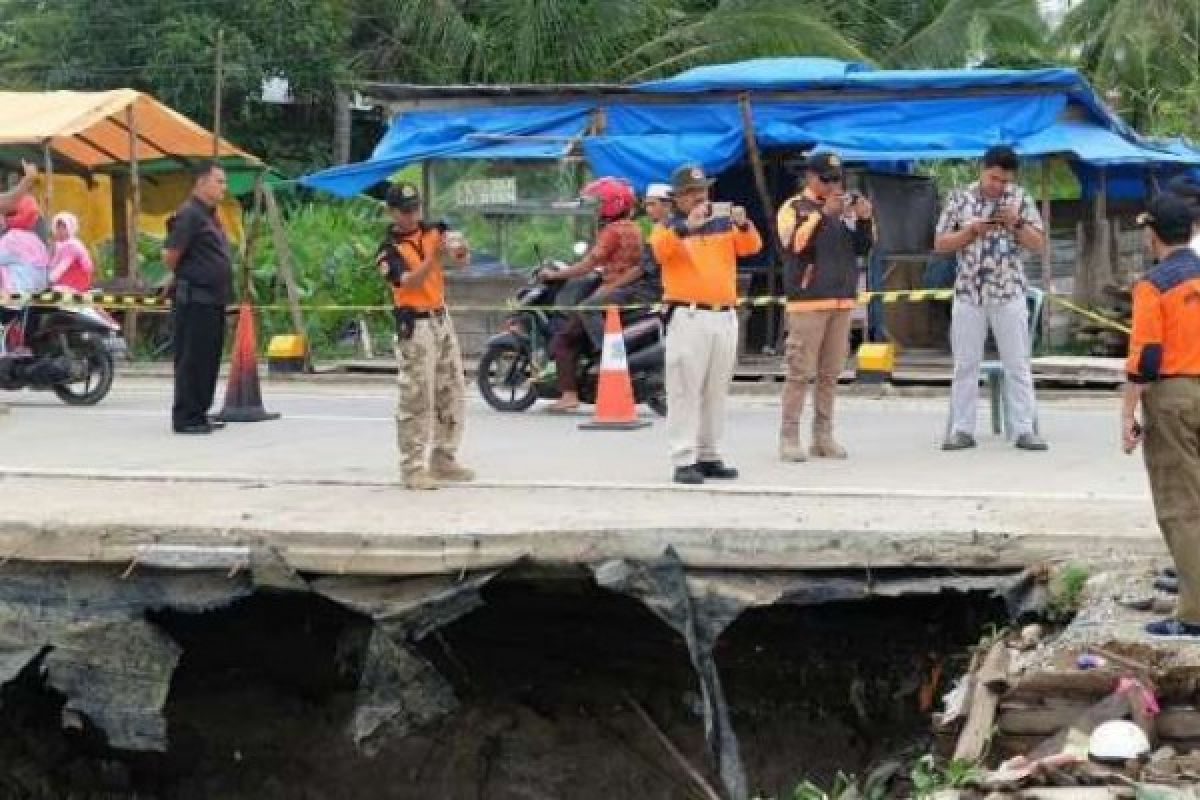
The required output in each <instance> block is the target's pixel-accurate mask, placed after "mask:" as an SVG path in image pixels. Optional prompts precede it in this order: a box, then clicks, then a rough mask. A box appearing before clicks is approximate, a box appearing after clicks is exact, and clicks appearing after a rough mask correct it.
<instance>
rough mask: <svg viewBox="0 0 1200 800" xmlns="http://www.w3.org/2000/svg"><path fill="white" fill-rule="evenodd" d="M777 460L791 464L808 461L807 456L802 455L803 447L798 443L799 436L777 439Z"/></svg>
mask: <svg viewBox="0 0 1200 800" xmlns="http://www.w3.org/2000/svg"><path fill="white" fill-rule="evenodd" d="M779 460H780V461H782V462H784V463H791V464H798V463H800V462H801V461H807V460H808V456H806V455H805V454H804V445H803V444H802V443H801V442H800V437H799V436H780V437H779Z"/></svg>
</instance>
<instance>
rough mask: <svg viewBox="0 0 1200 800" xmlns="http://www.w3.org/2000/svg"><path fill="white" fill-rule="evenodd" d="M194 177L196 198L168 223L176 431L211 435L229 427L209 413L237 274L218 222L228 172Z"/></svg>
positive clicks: (206, 164) (216, 168)
mask: <svg viewBox="0 0 1200 800" xmlns="http://www.w3.org/2000/svg"><path fill="white" fill-rule="evenodd" d="M194 174H195V178H196V182H195V185H194V186H193V188H192V196H191V198H190V199H189V200H188V201H187V202H186V203H184V204H183V205H182V206H181V207H180V208H179V210H178V211H177V212H176V213H175V216H173V217H172V218H171V221H170V222H169V223H168V226H167V227H168V231H167V241H166V243H165V244H164V245H163V263H165V264H166V265H167V267H168V268H169V269H171V270H173V271H174V272H175V300H174V306H173V309H172V315H173V321H174V326H175V331H174V346H175V400H174V403H173V404H172V406H171V426H172V428H173V429H174V431H175V432H176V433H185V434H205V433H212V432H213V430H215V429H216V428H220V427H224V424H223V423H220V422H214V421H213V420H210V419H209V418H208V410H209V408H210V407H211V406H212V403H213V395H214V394H215V393H216V390H217V372H218V370H219V369H220V366H221V350H222V348H223V347H224V344H225V306H226V304H227V303H228V302H229V298H230V294H231V287H230V283H231V279H232V275H233V269H232V262H231V260H230V254H229V240H228V239H227V238H226V236H225V230H224V228H222V227H221V221H220V219H218V217H217V206H218V205H219V204H220V202H221V200H222V198H224V197H225V170H223V169H221V167H220V165H219V164H217V163H216V162H213V161H203V162H200V163H199V164H198V165H197V166H196V169H195V173H194Z"/></svg>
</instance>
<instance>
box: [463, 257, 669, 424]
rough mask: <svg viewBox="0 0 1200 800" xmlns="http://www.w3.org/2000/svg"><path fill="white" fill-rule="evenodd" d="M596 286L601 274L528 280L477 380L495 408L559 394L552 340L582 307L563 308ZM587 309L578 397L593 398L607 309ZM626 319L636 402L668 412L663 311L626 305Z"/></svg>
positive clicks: (519, 406)
mask: <svg viewBox="0 0 1200 800" xmlns="http://www.w3.org/2000/svg"><path fill="white" fill-rule="evenodd" d="M551 266H558V267H560V268H561V266H562V265H561V264H552V265H551ZM599 285H600V276H599V274H598V273H593V274H592V275H588V276H585V277H582V278H576V279H574V280H569V281H541V280H539V279H538V278H537V270H535V271H534V272H533V277H532V278H531V280H530V283H529V284H527V285H526V286H524V287H522V288H520V289H518V290H517V295H516V301H515V303H514V304H513V305H514V308H515V311H514V313H513V314H511V315H510V316H509V317H508V318H507V319H506V320H505V322H504V327H503V329H502V330H501V332H500V333H498V334H496V335H495V336H493V337H492V338H491V339H489V340H488V344H487V348H486V350H485V351H484V354H483V357H482V358H481V359H480V361H479V371H478V376H477V379H476V380H477V383H478V385H479V392H480V394H482V395H483V399H484V400H485V401H487V404H488V405H490V406H491V407H492V408H494V409H496V410H497V411H525V410H527V409H529V408H530V407H531V406H533V404H534V403H536V402H537V401H538V399H539V398H542V399H554V398H557V397H559V395H560V392H559V389H558V373H557V369H556V365H555V362H554V359H553V358H552V357H551V355H550V340H551V339H552V338H553V336H554V334H555V332H556V331H558V330H559V329H560V327H561V326H562V325H563V324H565V323H566V320H567V319H568V316H569V315H570V314H573V313H580V312H573V311H565V310H559V309H566V308H571V307H573V306H577V305H579V304H580V303H581V302H582V301H583V299H584V298H586V297H588V296H589V295H591V293H592V292H593V291H595V289H596V288H597V287H598V286H599ZM583 313H585V315H586V316H585V320H584V328H585V330H586V331H587V334H588V335H587V346H586V347H585V348H584V350H583V352H582V353H581V354H580V358H579V376H578V382H579V399H580V400H581V401H583V402H584V403H595V402H596V388H597V384H598V382H599V372H600V356H601V351H602V346H603V318H602V317H603V312H602V311H594V312H593V311H588V312H583ZM621 318H622V329H623V332H624V336H625V355H626V361H627V363H628V365H629V377H630V381H631V382H632V384H633V398H634V402H636V403H645V404H646V405H648V406H649V407H650V408H651V409H653V410H654V411H655V413H657V414H660V415H663V416H665V415H666V413H667V392H666V385H665V383H664V380H663V364H664V353H665V344H666V333H665V331H664V327H663V322H662V317H661V316H660V315H659V314H658V313H656V312H654V311H652V310H650V309H645V310H636V311H624V312H622V314H621Z"/></svg>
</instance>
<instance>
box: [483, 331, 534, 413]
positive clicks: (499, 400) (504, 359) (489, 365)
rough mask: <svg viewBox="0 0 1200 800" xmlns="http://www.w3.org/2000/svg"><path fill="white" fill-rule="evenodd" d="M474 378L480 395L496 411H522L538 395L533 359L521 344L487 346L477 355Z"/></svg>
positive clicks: (526, 408)
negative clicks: (515, 345) (479, 355)
mask: <svg viewBox="0 0 1200 800" xmlns="http://www.w3.org/2000/svg"><path fill="white" fill-rule="evenodd" d="M475 382H476V384H477V385H478V386H479V393H480V394H481V395H483V399H484V400H485V401H486V402H487V404H488V405H489V406H491V407H492V408H494V409H496V410H497V411H526V410H528V409H529V408H530V407H531V406H532V405H533V404H534V403H536V402H537V399H538V394H537V386H535V385H534V382H533V362H532V359H530V357H529V351H528V350H526V349H525V348H522V347H514V346H513V345H509V344H501V345H492V346H491V347H489V348H488V349H487V351H485V352H484V354H483V357H482V358H480V359H479V372H478V374H477V375H476V378H475Z"/></svg>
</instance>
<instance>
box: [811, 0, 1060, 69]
mask: <svg viewBox="0 0 1200 800" xmlns="http://www.w3.org/2000/svg"><path fill="white" fill-rule="evenodd" d="M826 2H827V5H828V9H829V13H830V14H831V15H833V18H834V20H835V22H836V24H837V25H838V27H839V28H840V29H841V30H843V31H845V32H846V34H847V35H848V36H850V37H851V38H853V39H854V40H856V41H858V42H861V43H862V44H863V47H864V48H865V49H867V51H868V52H869V53H870V55H871V57H872V60H873V61H875V62H876V63H877V64H879V65H881V66H885V67H908V68H922V67H924V68H929V67H965V66H969V65H972V64H983V63H986V64H994V65H1005V66H1024V65H1027V64H1029V63H1037V62H1040V61H1042V59H1043V58H1044V56H1045V55H1046V52H1047V49H1048V48H1047V36H1048V31H1047V29H1046V24H1045V21H1044V20H1043V19H1042V17H1041V15H1040V14H1039V12H1038V7H1037V2H1036V0H852V2H845V1H844V0H826Z"/></svg>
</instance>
